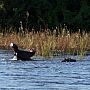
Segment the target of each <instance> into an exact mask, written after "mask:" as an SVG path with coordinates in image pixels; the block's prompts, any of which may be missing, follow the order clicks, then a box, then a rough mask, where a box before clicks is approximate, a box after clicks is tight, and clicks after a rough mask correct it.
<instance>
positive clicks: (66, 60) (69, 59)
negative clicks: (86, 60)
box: [62, 58, 76, 62]
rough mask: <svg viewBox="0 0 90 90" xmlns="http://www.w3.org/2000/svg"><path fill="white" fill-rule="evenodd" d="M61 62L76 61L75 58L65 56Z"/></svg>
mask: <svg viewBox="0 0 90 90" xmlns="http://www.w3.org/2000/svg"><path fill="white" fill-rule="evenodd" d="M62 62H76V60H75V59H71V58H65V59H64V60H63V61H62Z"/></svg>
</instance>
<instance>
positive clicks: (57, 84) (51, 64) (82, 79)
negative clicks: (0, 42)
mask: <svg viewBox="0 0 90 90" xmlns="http://www.w3.org/2000/svg"><path fill="white" fill-rule="evenodd" d="M12 57H13V52H12V51H5V50H0V90H90V61H89V60H90V56H87V57H84V59H83V60H82V61H78V62H68V63H65V62H61V60H62V59H60V58H52V59H50V60H45V59H43V58H38V57H34V60H33V61H12V60H10V59H11V58H12Z"/></svg>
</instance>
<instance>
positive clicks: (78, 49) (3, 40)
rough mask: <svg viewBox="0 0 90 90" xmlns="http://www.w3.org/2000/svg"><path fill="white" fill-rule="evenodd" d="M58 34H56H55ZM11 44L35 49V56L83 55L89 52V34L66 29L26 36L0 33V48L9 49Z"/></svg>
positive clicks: (32, 33) (31, 33)
mask: <svg viewBox="0 0 90 90" xmlns="http://www.w3.org/2000/svg"><path fill="white" fill-rule="evenodd" d="M57 33H58V34H57ZM11 42H14V43H16V44H17V45H18V46H19V47H20V48H23V49H30V48H36V51H37V52H36V55H41V56H51V55H52V54H53V53H52V52H53V51H55V52H57V51H60V52H62V53H69V54H79V55H81V56H83V55H85V53H86V51H87V50H90V33H85V32H83V33H82V35H81V34H80V32H79V31H78V32H76V33H70V32H69V30H68V29H67V28H65V27H64V28H56V29H55V30H53V31H52V32H51V30H49V29H48V30H45V31H44V32H34V31H32V32H28V33H26V34H24V35H23V34H21V33H18V34H16V33H15V32H13V33H6V34H5V35H4V36H3V34H2V33H0V47H1V48H2V47H4V48H9V44H10V43H11Z"/></svg>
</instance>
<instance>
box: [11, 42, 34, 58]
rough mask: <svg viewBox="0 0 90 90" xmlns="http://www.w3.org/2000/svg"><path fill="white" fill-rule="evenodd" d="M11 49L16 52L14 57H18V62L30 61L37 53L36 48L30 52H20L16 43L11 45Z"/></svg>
mask: <svg viewBox="0 0 90 90" xmlns="http://www.w3.org/2000/svg"><path fill="white" fill-rule="evenodd" d="M10 47H11V48H12V49H13V50H14V56H16V58H17V60H30V59H31V57H32V56H33V55H35V52H36V50H35V49H34V48H32V49H31V50H29V51H23V50H19V49H18V46H17V45H16V44H14V43H11V44H10Z"/></svg>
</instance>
